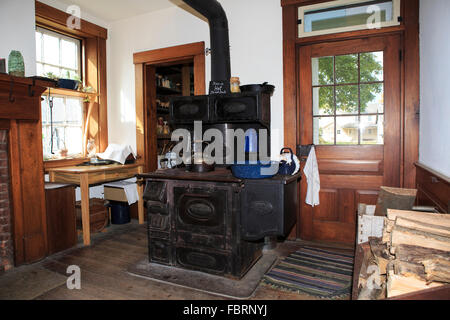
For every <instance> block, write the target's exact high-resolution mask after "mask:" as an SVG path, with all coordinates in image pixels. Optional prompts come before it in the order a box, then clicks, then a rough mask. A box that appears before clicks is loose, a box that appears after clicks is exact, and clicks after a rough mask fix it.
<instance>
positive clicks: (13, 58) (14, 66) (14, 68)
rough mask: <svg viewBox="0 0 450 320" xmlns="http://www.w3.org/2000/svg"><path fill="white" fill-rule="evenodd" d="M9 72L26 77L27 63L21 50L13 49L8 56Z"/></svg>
mask: <svg viewBox="0 0 450 320" xmlns="http://www.w3.org/2000/svg"><path fill="white" fill-rule="evenodd" d="M8 73H9V74H10V75H12V76H15V77H25V63H24V62H23V56H22V54H21V53H20V52H19V51H15V50H13V51H11V53H10V54H9V58H8Z"/></svg>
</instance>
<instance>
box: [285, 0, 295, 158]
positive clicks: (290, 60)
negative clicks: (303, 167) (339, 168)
mask: <svg viewBox="0 0 450 320" xmlns="http://www.w3.org/2000/svg"><path fill="white" fill-rule="evenodd" d="M296 21H297V10H296V8H294V7H286V8H283V61H284V62H283V78H284V81H283V86H284V144H285V146H287V147H289V148H291V149H292V150H296V145H297V124H298V123H299V122H298V120H299V119H298V115H297V72H296V70H297V62H296V49H295V39H296V37H297V30H296V28H295V26H296Z"/></svg>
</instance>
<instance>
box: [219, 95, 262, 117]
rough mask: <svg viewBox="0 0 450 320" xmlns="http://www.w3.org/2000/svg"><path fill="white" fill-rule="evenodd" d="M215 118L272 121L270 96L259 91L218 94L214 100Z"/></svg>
mask: <svg viewBox="0 0 450 320" xmlns="http://www.w3.org/2000/svg"><path fill="white" fill-rule="evenodd" d="M214 120H215V121H217V122H249V121H252V122H255V121H257V122H261V123H270V96H269V95H268V94H263V93H258V92H247V93H241V94H233V95H225V96H217V97H216V100H215V102H214Z"/></svg>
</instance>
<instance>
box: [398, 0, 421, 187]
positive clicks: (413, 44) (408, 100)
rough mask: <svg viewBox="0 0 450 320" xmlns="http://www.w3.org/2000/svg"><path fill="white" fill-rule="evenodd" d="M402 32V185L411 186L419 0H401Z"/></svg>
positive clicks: (417, 110) (417, 83)
mask: <svg viewBox="0 0 450 320" xmlns="http://www.w3.org/2000/svg"><path fill="white" fill-rule="evenodd" d="M402 3H403V5H404V9H403V16H404V21H405V28H406V29H405V34H404V41H403V43H404V51H403V52H404V79H405V81H404V117H403V119H404V124H403V137H404V144H403V148H404V149H403V154H404V159H403V179H402V180H403V184H402V186H403V187H404V188H414V186H415V184H416V167H415V166H414V163H415V162H416V161H418V160H419V122H420V121H419V113H420V49H419V46H420V40H419V0H407V1H405V0H403V1H402Z"/></svg>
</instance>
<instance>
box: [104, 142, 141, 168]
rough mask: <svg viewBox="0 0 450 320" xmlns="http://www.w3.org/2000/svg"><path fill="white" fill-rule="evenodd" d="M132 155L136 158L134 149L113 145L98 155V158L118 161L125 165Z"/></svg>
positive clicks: (127, 146)
mask: <svg viewBox="0 0 450 320" xmlns="http://www.w3.org/2000/svg"><path fill="white" fill-rule="evenodd" d="M130 154H132V155H133V156H134V157H135V158H136V155H135V154H134V152H133V149H131V147H130V146H129V145H121V144H114V143H112V144H110V145H108V148H106V150H105V152H103V153H97V157H99V158H100V159H103V160H111V161H117V162H119V163H120V164H125V161H126V160H127V158H128V156H129V155H130Z"/></svg>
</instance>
